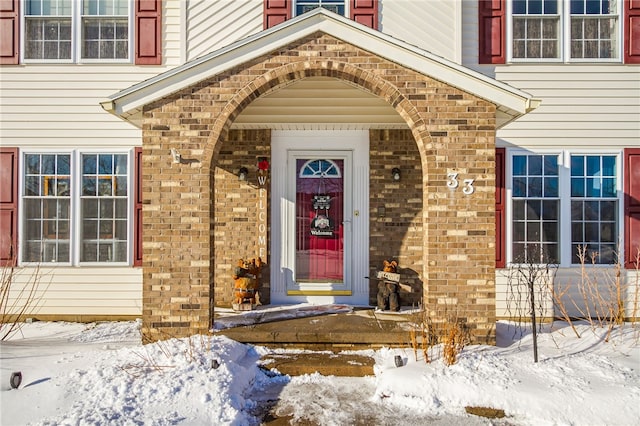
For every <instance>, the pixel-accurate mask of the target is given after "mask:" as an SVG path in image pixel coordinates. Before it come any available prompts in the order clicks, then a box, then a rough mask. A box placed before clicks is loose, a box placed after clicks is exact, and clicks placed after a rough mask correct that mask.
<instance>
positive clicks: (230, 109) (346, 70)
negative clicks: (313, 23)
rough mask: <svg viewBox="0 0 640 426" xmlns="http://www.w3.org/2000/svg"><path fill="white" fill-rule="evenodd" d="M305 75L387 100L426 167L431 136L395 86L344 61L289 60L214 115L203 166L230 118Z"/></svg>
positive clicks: (413, 108) (250, 84)
mask: <svg viewBox="0 0 640 426" xmlns="http://www.w3.org/2000/svg"><path fill="white" fill-rule="evenodd" d="M309 77H334V78H338V79H341V80H343V81H345V82H348V83H351V84H353V85H355V86H357V87H358V88H360V89H363V90H366V91H368V92H369V93H372V94H373V95H376V96H378V97H380V98H382V99H384V100H385V101H387V102H388V103H389V105H391V106H392V107H393V108H394V109H395V110H396V111H397V112H398V114H400V116H401V117H403V119H404V120H405V122H406V123H407V125H408V126H409V128H410V130H411V132H412V134H413V136H414V138H415V140H416V143H417V145H418V150H419V151H420V156H421V161H422V166H423V168H424V167H426V162H427V158H426V150H425V145H426V142H427V141H430V140H431V137H430V134H429V132H428V131H427V124H426V123H425V121H424V119H423V117H422V116H421V114H420V113H419V112H418V110H417V108H416V107H415V105H414V104H413V103H411V102H410V101H409V100H408V99H407V98H406V97H405V95H404V94H402V93H401V92H400V90H399V89H398V88H397V87H396V86H395V85H393V84H392V83H390V82H389V81H387V80H385V79H384V78H382V77H380V76H378V75H377V74H375V73H372V72H370V71H367V70H365V69H362V68H358V67H356V66H353V65H351V64H348V63H345V62H339V61H327V60H318V61H302V62H294V63H289V64H286V65H283V66H280V67H278V68H274V69H272V70H270V71H268V72H266V73H264V74H262V75H260V76H259V77H257V78H255V79H254V80H253V81H251V82H250V83H249V84H247V85H246V86H244V87H243V88H242V89H240V90H239V91H238V92H237V93H236V94H235V95H234V96H233V98H231V100H229V101H228V102H227V104H226V105H225V106H224V108H223V109H222V111H221V112H220V114H219V115H218V116H217V117H216V120H215V122H214V124H213V126H212V132H211V134H210V135H209V139H208V143H207V145H206V147H205V149H204V155H203V160H204V161H203V166H204V167H205V168H207V169H210V168H211V167H212V161H213V158H214V156H215V154H216V152H217V151H218V150H219V147H220V141H222V140H224V139H225V138H226V135H227V133H228V132H229V129H230V127H231V124H232V123H233V121H234V120H235V119H236V117H238V115H239V114H240V113H241V112H242V111H243V110H244V109H245V108H246V107H247V106H249V104H251V103H252V102H253V101H255V100H256V99H258V98H259V97H261V96H264V95H266V94H268V93H270V92H273V91H274V90H277V89H279V88H282V87H284V86H286V85H288V84H291V83H293V82H295V81H298V80H301V79H304V78H309ZM420 141H422V143H419V142H420Z"/></svg>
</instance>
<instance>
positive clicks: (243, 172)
mask: <svg viewBox="0 0 640 426" xmlns="http://www.w3.org/2000/svg"><path fill="white" fill-rule="evenodd" d="M247 176H249V169H247V168H246V167H240V170H238V180H247Z"/></svg>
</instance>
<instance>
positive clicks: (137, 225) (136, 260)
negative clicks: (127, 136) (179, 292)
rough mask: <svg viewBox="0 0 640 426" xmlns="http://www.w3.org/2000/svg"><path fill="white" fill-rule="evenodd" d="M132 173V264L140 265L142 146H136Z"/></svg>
mask: <svg viewBox="0 0 640 426" xmlns="http://www.w3.org/2000/svg"><path fill="white" fill-rule="evenodd" d="M134 158H135V159H134V165H133V173H134V176H135V182H134V188H133V200H134V204H135V206H134V210H133V211H134V213H133V266H142V148H136V150H135V156H134Z"/></svg>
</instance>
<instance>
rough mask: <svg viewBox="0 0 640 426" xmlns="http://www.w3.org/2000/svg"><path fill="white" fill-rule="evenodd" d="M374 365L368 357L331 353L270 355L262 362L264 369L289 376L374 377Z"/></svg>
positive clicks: (264, 357)
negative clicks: (316, 374)
mask: <svg viewBox="0 0 640 426" xmlns="http://www.w3.org/2000/svg"><path fill="white" fill-rule="evenodd" d="M374 363H375V362H374V360H373V358H371V357H368V356H363V355H353V354H334V353H331V352H303V353H291V354H268V355H265V356H263V357H262V359H261V360H260V365H261V366H262V367H263V368H266V369H269V370H270V369H276V370H277V371H278V372H280V373H281V374H287V375H289V376H301V375H303V374H313V373H319V374H322V375H323V376H345V377H364V376H373V365H374Z"/></svg>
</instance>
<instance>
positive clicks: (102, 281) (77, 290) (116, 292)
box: [10, 266, 142, 318]
mask: <svg viewBox="0 0 640 426" xmlns="http://www.w3.org/2000/svg"><path fill="white" fill-rule="evenodd" d="M15 271H16V275H15V280H14V282H13V283H12V287H11V295H10V297H11V298H12V300H15V298H19V297H22V298H24V297H25V296H26V293H25V292H23V293H22V295H20V290H21V289H23V288H25V287H27V288H32V287H33V283H34V278H35V277H39V280H38V284H37V286H35V287H36V288H35V289H36V293H35V294H34V303H33V305H34V306H33V309H28V311H27V312H26V313H25V314H26V315H25V317H31V318H38V316H40V315H65V316H66V315H78V316H80V315H87V316H90V315H95V316H100V315H104V316H118V315H122V316H125V315H126V316H140V315H142V268H130V267H108V268H103V267H92V268H73V267H49V266H41V267H40V268H35V267H24V268H17V269H16V270H15Z"/></svg>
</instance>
